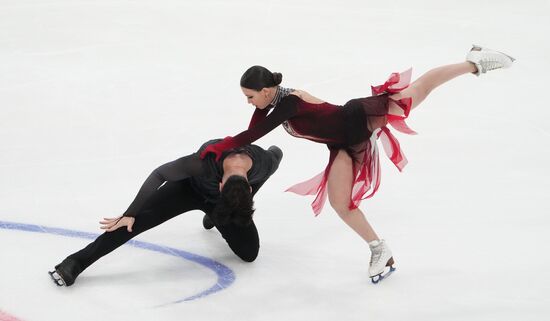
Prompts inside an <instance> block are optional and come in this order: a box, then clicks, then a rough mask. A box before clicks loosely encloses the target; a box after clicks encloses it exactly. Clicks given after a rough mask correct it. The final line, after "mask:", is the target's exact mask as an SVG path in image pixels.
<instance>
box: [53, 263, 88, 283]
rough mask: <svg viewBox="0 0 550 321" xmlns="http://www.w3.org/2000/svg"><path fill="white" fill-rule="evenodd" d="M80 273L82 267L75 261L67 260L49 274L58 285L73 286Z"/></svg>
mask: <svg viewBox="0 0 550 321" xmlns="http://www.w3.org/2000/svg"><path fill="white" fill-rule="evenodd" d="M80 272H82V269H81V268H80V265H79V264H78V263H77V262H76V261H75V260H73V259H69V258H66V259H64V260H63V262H61V263H60V264H58V265H56V266H55V269H54V270H53V271H49V272H48V274H49V275H50V277H51V278H52V280H53V282H54V283H55V284H56V285H58V286H71V285H73V283H74V281H75V280H76V277H77V276H78V275H79V274H80Z"/></svg>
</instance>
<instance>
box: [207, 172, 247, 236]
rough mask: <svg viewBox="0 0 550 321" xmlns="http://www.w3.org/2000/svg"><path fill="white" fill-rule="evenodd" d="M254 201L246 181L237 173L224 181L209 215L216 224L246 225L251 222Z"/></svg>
mask: <svg viewBox="0 0 550 321" xmlns="http://www.w3.org/2000/svg"><path fill="white" fill-rule="evenodd" d="M254 211H255V209H254V201H253V200H252V193H251V192H250V185H249V184H248V181H247V180H246V179H245V178H244V177H242V176H239V175H232V176H229V178H228V179H227V180H226V181H225V184H224V185H223V188H222V191H221V197H220V200H219V201H218V203H217V204H216V206H215V207H214V209H213V211H212V213H211V214H210V217H211V218H212V220H213V221H214V223H216V224H217V225H226V224H229V223H234V224H236V225H238V226H248V225H250V224H251V223H252V214H254Z"/></svg>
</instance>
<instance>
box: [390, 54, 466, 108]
mask: <svg viewBox="0 0 550 321" xmlns="http://www.w3.org/2000/svg"><path fill="white" fill-rule="evenodd" d="M476 71H477V67H476V66H475V65H474V64H473V63H471V62H468V61H465V62H461V63H458V64H452V65H445V66H441V67H437V68H434V69H432V70H430V71H428V72H426V73H425V74H423V75H422V76H421V77H420V78H418V79H417V80H415V81H414V82H413V83H412V84H410V85H409V87H407V88H406V89H404V90H403V91H401V92H399V93H397V94H395V95H392V96H390V98H392V99H394V100H399V99H402V98H409V97H410V98H412V106H411V109H414V108H416V107H417V106H418V105H419V104H420V103H421V102H422V101H424V99H426V97H427V96H428V95H429V94H430V92H431V91H432V90H434V89H435V88H437V87H439V86H440V85H442V84H444V83H446V82H448V81H449V80H452V79H454V78H456V77H458V76H462V75H464V74H469V73H475V72H476ZM389 113H390V114H392V115H402V114H403V110H402V109H401V108H400V107H398V106H397V105H396V104H394V103H391V102H390V106H389Z"/></svg>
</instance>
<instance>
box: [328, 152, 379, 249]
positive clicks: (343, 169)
mask: <svg viewBox="0 0 550 321" xmlns="http://www.w3.org/2000/svg"><path fill="white" fill-rule="evenodd" d="M352 183H353V160H352V158H351V157H350V156H349V155H348V153H347V152H346V151H345V150H340V151H338V155H337V156H336V158H335V159H334V162H333V163H332V166H331V169H330V173H329V176H328V186H327V188H328V198H329V201H330V205H331V206H332V208H333V209H334V210H335V211H336V213H338V215H339V216H340V218H342V220H343V221H344V222H345V223H346V224H347V225H348V226H349V227H351V228H352V229H353V230H354V231H355V232H356V233H357V234H359V236H360V237H361V238H362V239H363V240H365V241H367V242H370V241H374V240H378V235H376V232H374V229H373V228H372V227H371V226H370V224H369V222H368V221H367V219H366V218H365V215H364V214H363V212H361V210H360V209H358V208H357V209H353V210H350V209H349V203H350V199H351V186H352Z"/></svg>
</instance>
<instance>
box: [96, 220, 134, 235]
mask: <svg viewBox="0 0 550 321" xmlns="http://www.w3.org/2000/svg"><path fill="white" fill-rule="evenodd" d="M135 221H136V218H135V217H130V216H121V217H115V218H105V217H104V218H103V221H100V222H99V224H101V227H100V228H101V229H102V230H105V231H106V232H112V231H114V230H116V229H118V228H120V227H123V226H126V230H128V233H131V232H132V226H134V222H135Z"/></svg>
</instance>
